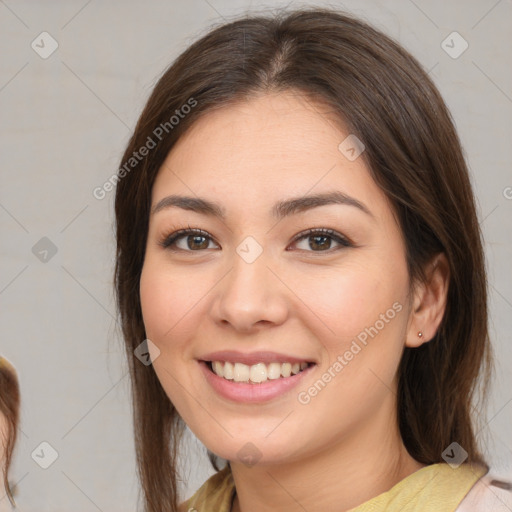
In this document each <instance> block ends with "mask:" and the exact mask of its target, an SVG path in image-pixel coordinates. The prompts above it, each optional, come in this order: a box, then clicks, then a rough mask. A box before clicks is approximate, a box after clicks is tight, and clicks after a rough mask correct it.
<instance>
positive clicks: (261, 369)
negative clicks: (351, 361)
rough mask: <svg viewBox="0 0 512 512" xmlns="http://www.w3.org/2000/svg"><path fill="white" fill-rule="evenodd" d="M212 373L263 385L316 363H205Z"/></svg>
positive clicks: (233, 379)
mask: <svg viewBox="0 0 512 512" xmlns="http://www.w3.org/2000/svg"><path fill="white" fill-rule="evenodd" d="M204 362H205V363H206V366H207V367H208V368H209V369H210V371H211V372H212V373H214V374H215V375H217V376H218V377H221V378H223V379H225V380H228V381H232V382H241V383H246V384H247V383H249V384H261V383H263V382H267V381H270V380H278V379H283V378H287V377H291V376H293V375H297V374H299V373H301V372H303V371H304V370H306V369H307V368H309V367H310V366H313V365H314V364H315V363H307V362H302V363H278V362H274V363H269V364H265V363H263V362H261V363H256V364H253V365H247V364H244V363H231V362H229V361H204Z"/></svg>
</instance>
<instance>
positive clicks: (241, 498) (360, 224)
mask: <svg viewBox="0 0 512 512" xmlns="http://www.w3.org/2000/svg"><path fill="white" fill-rule="evenodd" d="M324 112H325V107H322V106H321V105H320V104H313V103H312V102H311V101H310V100H306V99H305V98H303V97H302V96H300V95H297V94H294V93H291V92H286V93H279V94H277V93H276V94H274V93H272V94H265V95H258V96H256V97H253V98H251V99H250V100H247V101H245V102H243V103H239V104H236V105H232V106H230V107H227V108H224V109H221V110H218V111H216V112H213V113H209V114H208V115H206V116H205V117H204V118H202V119H201V120H199V121H197V122H196V123H195V124H194V125H193V127H192V128H191V130H189V131H188V132H187V133H186V134H185V135H184V136H183V137H182V138H181V139H180V140H179V141H178V143H177V145H176V146H175V147H174V148H173V150H172V151H171V152H170V154H169V155H168V157H167V159H166V161H165V163H164V165H163V166H162V168H161V170H160V171H159V174H158V176H157V179H156V181H155V184H154V187H153V191H152V205H153V206H155V205H156V204H157V203H158V202H159V201H160V200H162V199H163V198H164V197H166V196H169V195H170V194H180V195H187V196H192V197H195V196H199V197H201V198H206V199H208V200H210V201H213V202H216V203H218V204H219V205H220V206H221V207H222V208H224V209H225V212H226V218H225V220H223V221H222V220H220V219H217V218H215V217H212V216H209V215H204V214H200V213H197V212H193V211H189V210H184V209H181V208H178V207H169V208H166V209H162V210H160V211H158V212H157V213H154V214H152V215H151V217H150V220H149V234H148V241H147V248H146V257H145V262H144V266H143V271H142V276H141V281H140V292H141V305H142V311H143V317H144V323H145V327H146V334H147V337H148V338H149V339H150V340H152V341H153V342H154V343H155V345H156V346H157V347H158V348H159V350H160V354H159V355H158V357H156V354H155V359H154V362H153V365H154V369H155V371H156V373H157V375H158V378H159V379H160V381H161V383H162V386H163V387H164V389H165V391H166V393H167V395H168V396H169V398H170V399H171V401H172V402H173V403H174V405H175V406H176V408H177V410H178V412H179V413H180V415H181V416H182V418H183V419H184V420H185V422H186V423H187V424H188V426H189V427H190V429H191V430H192V431H193V432H194V433H195V434H196V435H197V437H198V438H199V439H200V440H201V441H202V442H203V443H204V444H205V445H206V446H207V447H208V448H209V449H210V450H212V451H213V452H214V453H216V454H218V455H220V456H221V457H223V458H225V459H228V460H230V461H231V466H232V471H233V477H234V481H235V484H236V489H237V496H236V498H235V500H234V503H233V511H235V512H237V511H243V512H253V511H258V512H266V511H270V510H273V511H276V510H282V511H285V510H286V511H296V510H297V511H299V510H300V511H303V510H304V509H306V510H339V511H340V512H341V511H344V510H348V509H350V508H353V507H355V506H357V505H359V504H361V503H363V502H364V501H367V500H369V499H370V498H372V497H374V496H376V495H378V494H380V493H382V492H385V491H386V490H388V489H390V488H391V487H392V486H393V485H395V484H396V483H397V482H399V481H400V480H402V479H403V478H405V477H406V476H408V475H410V474H411V473H413V472H414V471H417V470H419V469H421V468H422V467H423V466H422V464H420V463H419V462H417V461H415V460H414V459H413V458H412V457H411V456H410V455H409V454H408V453H407V451H406V449H405V447H404V445H403V442H402V440H401V438H400V434H399V430H398V426H397V422H396V394H395V390H396V387H397V379H396V376H397V367H398V364H399V361H400V357H401V354H402V351H403V349H404V346H410V347H416V346H419V345H421V344H422V343H425V342H428V340H430V339H431V338H432V337H433V336H434V335H435V332H436V330H437V328H438V326H439V324H440V321H441V319H442V315H443V312H444V309H445V303H446V293H447V286H448V280H449V274H448V270H447V269H448V266H447V263H446V259H445V258H444V256H443V255H442V254H441V255H438V256H437V257H436V259H435V260H433V261H432V262H431V264H430V265H429V268H428V269H427V275H428V276H429V280H428V282H427V283H423V284H419V283H418V284H416V285H415V286H414V287H412V288H411V283H410V280H409V276H408V272H407V267H406V259H405V246H404V243H403V238H402V233H401V230H400V228H399V226H398V224H397V222H396V220H395V217H394V215H393V211H392V208H391V205H390V203H389V201H388V200H387V198H386V196H385V195H384V193H383V192H382V191H381V190H380V189H379V188H378V186H377V185H376V184H375V182H374V181H373V179H372V178H371V176H370V173H369V171H368V169H367V167H366V165H365V163H364V161H363V158H362V157H359V158H357V159H356V160H355V161H349V160H348V159H347V158H346V157H345V156H344V155H343V154H342V153H341V152H340V151H339V150H338V145H339V144H340V143H341V142H342V141H343V140H344V139H345V138H346V137H347V135H348V132H347V131H346V130H342V129H341V128H340V127H339V123H338V124H335V123H334V122H333V121H332V119H329V118H328V116H327V115H325V113H324ZM333 190H336V191H341V192H343V193H344V194H347V195H350V196H351V197H353V198H355V199H357V200H358V201H360V202H361V203H363V204H364V205H366V207H367V208H368V210H369V211H370V212H371V215H368V214H366V213H365V212H363V211H361V210H359V209H358V208H355V207H353V206H349V205H323V206H320V207H316V208H313V209H309V210H305V211H303V212H300V213H296V214H294V215H291V216H289V217H285V218H283V219H282V220H280V221H279V222H277V220H276V218H274V217H272V215H271V214H270V211H271V208H272V206H273V205H274V204H275V203H277V202H279V201H283V200H286V199H289V198H291V197H302V196H304V195H307V194H316V193H323V192H330V191H333ZM188 225H190V226H191V227H192V228H198V229H202V230H204V231H206V232H207V233H208V236H210V237H211V238H206V239H204V240H203V239H199V242H196V244H195V245H194V238H193V237H191V238H190V239H189V241H190V243H191V244H192V247H193V249H190V248H189V247H190V246H189V245H187V238H186V236H185V237H183V238H181V239H180V241H178V242H177V244H178V245H177V247H174V251H173V250H172V249H171V248H163V247H162V246H161V245H160V244H159V242H160V241H161V240H163V239H165V237H166V236H168V235H169V234H170V233H171V232H174V231H176V230H178V229H185V228H187V227H188ZM309 228H330V229H333V230H334V231H336V232H337V233H339V234H340V235H342V236H344V237H346V238H348V239H349V240H350V241H351V242H352V243H353V244H354V246H353V247H344V246H341V245H340V244H338V243H337V242H336V241H335V240H333V239H327V241H326V242H325V241H324V242H323V243H325V245H321V244H320V248H319V246H318V243H317V244H316V245H315V239H314V237H313V238H311V237H309V238H308V237H306V238H303V239H302V240H299V241H294V237H295V235H297V234H299V233H300V232H302V231H304V230H306V229H309ZM247 236H252V237H253V238H255V239H256V240H257V242H258V243H259V244H260V245H261V247H262V248H263V252H262V254H261V255H260V256H259V257H258V258H257V259H256V260H255V261H254V262H253V263H247V262H246V261H244V259H242V258H241V257H240V256H239V255H238V253H237V252H236V248H237V246H238V245H239V244H240V243H241V242H242V241H243V240H244V239H245V238H246V237H247ZM320 242H321V243H322V241H320ZM197 246H199V247H200V249H194V248H195V247H197ZM203 247H204V248H203ZM180 249H181V250H180ZM396 302H398V303H400V305H402V309H401V311H400V313H398V314H396V316H395V317H394V318H393V319H392V320H390V321H389V322H388V323H386V324H385V327H384V328H383V329H381V330H380V331H379V333H378V335H376V336H375V337H374V338H373V339H372V338H369V342H368V344H367V345H366V346H364V348H363V349H362V350H361V351H360V352H358V353H357V355H355V356H354V358H353V359H352V360H351V361H350V362H348V364H347V365H346V366H345V367H344V368H343V370H342V371H341V372H339V373H337V374H336V376H335V377H334V378H333V379H332V380H331V382H329V383H328V384H327V385H326V386H325V388H323V389H322V390H321V392H320V393H318V395H317V396H315V397H313V398H312V399H311V401H310V402H309V403H308V404H301V403H299V401H298V399H297V395H298V393H299V392H300V391H303V390H307V389H308V387H310V386H312V385H313V384H314V383H315V382H316V381H317V380H318V379H319V378H321V376H322V374H323V373H324V372H326V371H328V368H329V367H331V366H332V364H333V362H334V361H336V358H337V357H338V356H339V355H343V354H344V353H345V352H346V350H348V349H349V347H350V345H351V343H352V340H353V339H354V338H355V337H356V336H357V335H358V334H359V333H361V332H362V331H363V330H364V328H365V327H368V326H371V325H375V323H376V321H377V320H378V319H379V318H381V317H380V315H381V314H384V313H386V311H387V310H389V309H390V308H391V307H392V305H393V304H394V303H396ZM418 331H422V332H423V337H421V338H420V337H418ZM214 350H239V351H245V352H253V351H259V350H270V351H278V352H282V353H286V354H290V355H293V356H297V357H301V358H304V359H307V360H309V361H316V362H317V366H316V367H314V369H313V371H311V372H310V374H309V375H308V376H307V377H305V378H304V379H303V382H301V384H300V386H299V387H298V388H294V389H293V390H291V391H289V392H287V393H285V394H284V395H282V396H280V397H278V398H276V399H273V400H271V401H269V402H268V403H265V404H240V403H235V402H231V401H229V400H227V399H224V398H222V397H220V396H219V395H217V394H216V392H215V391H213V389H212V388H211V387H210V385H209V384H208V382H207V381H206V379H205V377H204V375H203V373H202V372H201V371H200V368H199V364H198V361H197V359H198V358H200V357H201V356H202V355H204V354H206V353H208V352H211V351H214ZM247 442H251V443H253V444H254V445H255V446H256V447H257V448H258V450H259V452H260V453H261V458H260V459H259V461H258V463H257V464H256V465H255V466H253V467H249V466H247V465H245V464H244V463H243V462H242V461H241V460H239V456H238V452H239V450H240V449H241V448H242V447H243V446H244V445H245V444H246V443H247ZM320 489H321V492H319V490H320Z"/></svg>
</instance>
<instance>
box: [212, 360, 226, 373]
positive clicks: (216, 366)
mask: <svg viewBox="0 0 512 512" xmlns="http://www.w3.org/2000/svg"><path fill="white" fill-rule="evenodd" d="M212 367H213V371H214V372H215V373H216V374H217V375H218V376H219V377H224V365H223V364H222V363H221V362H220V361H213V363H212Z"/></svg>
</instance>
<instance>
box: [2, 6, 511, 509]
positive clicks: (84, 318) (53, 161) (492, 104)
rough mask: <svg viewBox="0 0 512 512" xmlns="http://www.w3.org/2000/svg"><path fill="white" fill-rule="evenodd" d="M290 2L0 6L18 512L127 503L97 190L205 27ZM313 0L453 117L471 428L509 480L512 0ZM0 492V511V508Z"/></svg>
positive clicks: (128, 478)
mask: <svg viewBox="0 0 512 512" xmlns="http://www.w3.org/2000/svg"><path fill="white" fill-rule="evenodd" d="M286 4H288V5H290V6H291V7H298V6H300V5H304V4H301V3H299V2H274V3H273V4H264V3H261V2H251V1H243V0H237V1H227V0H208V1H206V0H190V1H172V2H169V1H157V0H152V1H146V2H142V1H129V2H128V1H125V2H122V1H120V0H111V1H104V2H100V1H99V0H91V1H85V0H76V1H64V0H61V1H52V2H49V1H48V2H37V1H35V0H33V1H16V0H5V1H0V44H1V48H2V50H1V54H0V55H1V57H0V59H1V67H0V112H1V117H0V130H1V140H0V155H1V157H0V158H1V166H0V172H1V190H0V228H1V234H2V236H1V258H2V264H1V273H0V311H1V318H2V321H1V333H0V352H1V353H2V354H3V355H5V356H6V357H8V358H9V359H10V360H11V361H12V362H13V363H14V364H15V366H16V367H17V369H18V371H19V375H20V379H21V390H22V395H23V405H22V414H21V419H22V422H21V432H20V443H19V446H18V449H17V452H16V458H15V461H14V466H13V471H12V480H13V481H14V482H19V483H18V487H17V495H18V503H19V509H20V510H21V511H34V512H36V511H37V512H44V511H51V512H61V511H62V512H68V511H70V510H73V511H75V512H81V511H84V512H86V511H97V510H100V511H105V512H106V511H109V512H116V511H123V512H126V511H134V510H136V502H137V497H138V491H137V480H136V475H135V461H134V450H133V442H132V433H131V428H132V427H131V410H130V400H129V387H128V377H127V373H126V371H127V370H126V364H125V362H124V359H123V353H122V345H121V341H120V337H119V332H118V330H117V327H116V322H115V304H114V300H113V293H112V268H113V254H114V244H113V227H112V222H113V215H112V210H113V209H112V202H113V193H112V192H111V193H109V194H107V197H106V198H105V199H103V200H97V199H95V198H94V197H93V195H92V191H93V189H94V188H95V187H98V186H101V185H102V184H103V183H104V182H105V180H107V179H108V178H109V177H110V176H111V175H112V174H113V173H114V172H115V171H116V168H117V165H118V163H119V160H120V157H121V154H122V152H123V150H124V146H125V144H126V143H127V141H128V138H129V135H130V133H131V130H132V129H133V127H134V126H135V122H136V120H137V117H138V114H139V113H140V110H141V108H142V106H143V104H144V102H145V100H146V98H147V97H148V94H149V92H150V90H151V88H152V86H153V85H154V83H155V80H156V78H157V77H158V76H160V74H161V73H162V72H163V70H164V68H166V67H167V65H168V64H169V63H170V62H171V60H172V59H174V58H175V57H176V56H177V55H178V54H179V53H180V52H181V51H182V50H183V49H185V48H186V46H187V45H188V44H190V43H191V42H192V41H193V40H195V39H196V38H197V37H198V36H200V35H202V34H204V33H205V32H206V31H207V30H208V27H209V26H210V25H211V24H212V23H217V22H219V21H222V20H223V18H224V19H226V20H229V19H230V18H231V17H232V16H233V15H236V14H239V13H242V12H246V11H249V10H258V11H260V10H262V9H264V8H265V7H267V6H269V5H271V6H273V7H275V6H277V5H286ZM308 5H312V4H311V3H309V4H308ZM315 5H331V6H336V7H339V8H342V9H345V10H347V11H348V12H351V13H353V14H356V15H359V16H360V17H362V18H363V19H366V20H367V21H369V22H371V23H373V24H374V25H375V26H376V27H378V28H380V29H381V30H383V31H384V32H386V33H387V34H389V35H391V36H392V37H394V38H395V39H397V40H398V41H399V42H400V43H402V44H403V45H404V46H405V47H406V48H407V49H408V50H409V51H411V53H412V54H413V55H415V56H416V57H417V58H418V59H419V61H420V62H421V63H422V64H423V65H424V66H425V68H426V69H428V70H430V75H431V76H432V77H433V79H434V81H435V83H436V84H437V85H438V87H439V89H440V90H441V93H442V94H443V96H444V98H445V100H446V102H447V103H448V106H449V108H450V109H451V111H452V113H453V117H454V119H455V122H456V124H457V127H458V130H459V133H460V136H461V139H462V142H463V145H464V148H465V151H466V154H467V159H468V163H469V165H470V169H471V173H472V178H473V180H474V185H475V190H476V194H477V199H478V208H479V216H480V219H481V224H482V227H483V231H484V234H485V237H486V246H485V248H486V254H487V258H488V268H489V282H490V287H489V288H490V306H491V315H492V320H491V336H492V340H493V342H494V345H495V348H496V353H497V356H498V357H497V364H498V367H497V378H496V381H495V383H494V386H493V391H492V401H491V404H490V410H489V415H488V418H489V420H490V421H489V422H488V424H487V427H486V429H485V430H484V431H483V432H482V433H481V435H483V436H484V437H485V438H486V439H487V441H488V452H489V454H490V457H491V460H492V463H493V465H494V466H495V468H496V470H497V471H498V472H499V473H501V474H508V475H510V474H511V473H512V469H511V467H512V439H511V438H512V435H511V425H512V378H511V375H512V357H511V356H512V343H511V342H512V339H511V334H510V333H511V332H512V320H511V319H512V272H511V261H512V243H511V238H512V237H511V232H512V230H511V224H512V222H511V216H512V188H510V187H512V175H511V173H510V169H511V167H510V164H511V160H512V155H511V140H510V135H511V130H510V114H511V112H512V66H510V51H511V42H512V40H511V39H512V37H511V30H510V27H511V26H512V23H511V21H512V2H511V1H510V0H501V1H496V0H472V1H463V0H457V1H453V0H452V1H447V0H435V1H430V2H426V1H420V0H415V1H412V0H392V1H387V2H377V1H371V0H365V1H355V0H351V1H348V0H347V1H345V2H343V3H341V2H339V3H336V2H331V3H330V4H326V3H316V4H315ZM43 31H46V32H48V33H49V34H51V36H52V37H53V38H54V39H55V40H56V41H57V42H58V45H59V46H58V49H57V50H56V51H55V52H54V53H53V54H52V55H51V56H49V57H48V58H46V59H43V58H42V57H41V56H40V55H39V54H38V53H36V51H35V50H34V49H32V47H31V43H32V41H34V40H35V44H36V43H38V41H39V43H38V44H39V46H40V48H38V50H39V51H40V52H41V51H42V50H43V49H42V48H41V46H42V44H41V42H40V40H41V37H43V36H41V37H40V36H39V35H40V34H41V32H43ZM453 31H457V32H458V33H459V34H460V35H461V36H462V37H463V38H464V40H466V41H467V43H468V44H469V47H468V49H467V50H466V51H465V52H464V53H462V55H460V56H459V57H458V58H452V57H451V56H450V55H448V54H447V53H446V51H445V50H444V49H443V47H442V46H441V44H442V41H443V40H445V39H446V38H447V36H448V35H449V34H451V33H452V32H453ZM44 37H47V36H44ZM448 41H450V39H448ZM449 44H450V45H451V46H454V48H453V49H452V50H451V51H452V52H454V51H458V50H460V49H461V48H462V46H461V44H462V42H461V41H460V40H459V41H457V40H454V43H449ZM44 47H45V51H47V50H48V49H49V48H50V40H49V39H45V43H44ZM43 237H47V238H48V239H49V240H50V241H51V244H50V243H49V242H48V240H43V241H40V240H41V239H42V238H43ZM36 244H39V245H36ZM34 246H36V249H33V248H34ZM45 250H46V251H48V252H47V253H45V252H44V251H45ZM52 250H53V252H55V250H56V251H57V252H56V253H55V254H53V252H52ZM34 253H35V254H34ZM43 441H45V442H47V443H49V444H50V445H51V446H52V447H53V449H54V450H55V451H56V452H57V453H58V458H57V459H56V460H55V462H53V464H51V465H50V467H48V469H42V468H41V467H40V466H39V465H38V464H37V463H36V462H35V460H34V459H33V458H32V455H31V454H33V453H35V455H34V458H35V459H37V460H38V461H39V462H40V463H41V462H45V461H46V462H47V463H48V462H51V460H50V458H49V457H50V456H51V450H50V449H48V448H44V446H43V447H42V448H41V447H40V443H41V442H43ZM41 449H42V450H43V451H42V452H41ZM34 450H35V452H34ZM43 453H44V456H43V455H41V454H43ZM186 453H187V456H186V457H185V459H186V469H185V479H186V480H187V483H188V485H184V486H183V492H184V494H185V495H186V496H189V495H190V494H191V492H192V491H194V490H195V489H196V488H197V487H198V486H199V485H200V484H201V483H202V482H203V481H204V479H205V478H206V477H207V476H208V475H209V474H211V473H212V470H211V468H210V467H209V465H208V462H207V460H206V458H205V455H204V449H203V448H202V447H201V446H200V444H199V443H198V442H197V441H196V440H195V439H194V438H192V437H190V439H189V442H188V444H187V452H186ZM37 454H39V458H38V457H37ZM45 458H46V459H45ZM43 459H45V460H43ZM2 497H3V494H2V493H1V492H0V510H9V508H8V506H7V499H5V498H4V499H1V498H2Z"/></svg>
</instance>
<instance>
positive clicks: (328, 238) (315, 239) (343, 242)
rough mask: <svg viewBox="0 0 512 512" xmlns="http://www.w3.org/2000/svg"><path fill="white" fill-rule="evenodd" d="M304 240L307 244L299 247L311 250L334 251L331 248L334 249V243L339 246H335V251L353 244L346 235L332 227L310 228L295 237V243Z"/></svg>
mask: <svg viewBox="0 0 512 512" xmlns="http://www.w3.org/2000/svg"><path fill="white" fill-rule="evenodd" d="M304 241H305V242H307V244H306V246H305V247H299V249H300V250H305V251H309V252H332V251H331V250H330V249H332V244H333V243H336V244H338V246H339V247H337V248H334V249H333V251H334V250H338V249H340V248H343V247H352V244H351V243H350V242H349V241H348V240H347V239H346V238H345V237H343V236H342V235H340V234H339V233H336V231H333V230H332V229H310V230H308V231H306V232H303V233H299V235H297V238H295V241H294V245H297V243H298V242H301V243H302V242H304Z"/></svg>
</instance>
